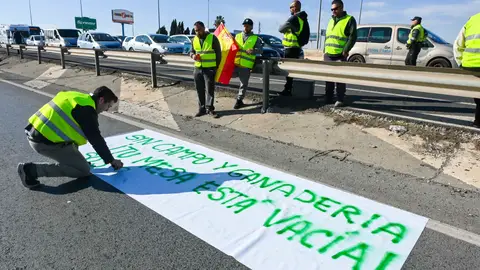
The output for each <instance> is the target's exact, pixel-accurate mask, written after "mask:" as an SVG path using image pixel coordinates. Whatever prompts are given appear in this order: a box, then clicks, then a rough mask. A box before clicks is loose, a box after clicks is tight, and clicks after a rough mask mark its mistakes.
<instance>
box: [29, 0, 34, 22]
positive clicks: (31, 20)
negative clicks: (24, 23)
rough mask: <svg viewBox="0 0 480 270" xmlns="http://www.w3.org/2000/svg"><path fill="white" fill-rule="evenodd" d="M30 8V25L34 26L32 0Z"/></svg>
mask: <svg viewBox="0 0 480 270" xmlns="http://www.w3.org/2000/svg"><path fill="white" fill-rule="evenodd" d="M28 8H29V9H30V25H33V19H32V3H31V2H30V0H28Z"/></svg>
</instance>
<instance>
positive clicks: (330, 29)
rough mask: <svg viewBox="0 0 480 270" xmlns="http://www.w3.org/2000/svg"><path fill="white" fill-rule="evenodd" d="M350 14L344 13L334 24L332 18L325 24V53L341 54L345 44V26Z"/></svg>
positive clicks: (346, 38) (346, 39)
mask: <svg viewBox="0 0 480 270" xmlns="http://www.w3.org/2000/svg"><path fill="white" fill-rule="evenodd" d="M351 18H352V16H350V15H346V16H344V17H342V18H340V20H339V21H338V22H337V24H335V20H334V19H333V18H331V19H330V21H329V22H328V26H327V33H326V38H325V53H326V54H330V55H336V54H341V53H342V52H343V49H344V48H345V45H347V41H348V37H347V36H346V35H345V28H346V27H347V24H348V22H349V21H350V19H351Z"/></svg>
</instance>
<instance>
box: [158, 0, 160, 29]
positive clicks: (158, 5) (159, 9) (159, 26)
mask: <svg viewBox="0 0 480 270" xmlns="http://www.w3.org/2000/svg"><path fill="white" fill-rule="evenodd" d="M157 6H158V29H160V27H161V26H160V0H158V5H157Z"/></svg>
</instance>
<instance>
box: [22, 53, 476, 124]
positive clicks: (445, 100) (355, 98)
mask: <svg viewBox="0 0 480 270" xmlns="http://www.w3.org/2000/svg"><path fill="white" fill-rule="evenodd" d="M25 55H26V56H27V57H36V52H29V51H27V52H26V53H25ZM43 56H44V57H46V58H50V59H54V60H57V61H60V56H59V54H55V53H44V54H43ZM66 60H67V61H68V62H70V63H77V64H81V65H89V66H94V60H93V58H89V57H83V56H72V55H66ZM100 64H101V66H102V67H107V68H120V69H123V70H128V71H133V72H141V73H145V74H149V73H150V64H149V63H146V62H144V63H142V62H134V63H132V62H126V61H121V60H113V59H108V58H107V59H100ZM157 72H158V76H165V77H171V78H177V79H179V80H184V81H192V80H193V79H192V69H189V68H183V67H171V66H165V65H160V64H158V65H157ZM284 83H285V78H283V77H281V76H276V75H273V76H271V79H270V85H271V90H272V92H273V94H275V93H278V92H280V91H282V90H283V86H284ZM262 84H263V81H262V75H261V74H258V73H254V74H252V77H251V80H250V87H251V89H250V91H256V92H261V91H262V87H263V85H262ZM238 85H239V80H238V79H237V78H234V79H232V81H231V84H230V86H229V87H231V88H237V87H238ZM324 93H325V82H322V81H317V82H315V95H316V96H317V97H319V98H320V103H316V104H321V100H323V95H324ZM286 99H288V98H280V99H274V100H273V101H272V102H273V104H275V102H277V101H278V102H279V104H285V103H287V104H288V103H289V102H288V100H286ZM347 102H348V103H349V108H351V109H354V110H355V109H358V110H369V111H372V112H374V113H380V114H382V113H385V114H393V115H397V116H404V117H414V118H419V119H426V120H431V121H437V122H439V123H450V124H456V125H461V126H471V123H472V121H473V118H474V114H475V104H474V102H473V100H472V99H471V98H464V97H454V96H446V95H438V94H429V93H420V92H411V91H405V90H398V89H386V88H379V87H368V86H360V85H348V89H347ZM316 106H318V105H316Z"/></svg>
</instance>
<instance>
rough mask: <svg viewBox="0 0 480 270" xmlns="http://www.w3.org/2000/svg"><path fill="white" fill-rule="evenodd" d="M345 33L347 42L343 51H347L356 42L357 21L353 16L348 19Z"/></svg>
mask: <svg viewBox="0 0 480 270" xmlns="http://www.w3.org/2000/svg"><path fill="white" fill-rule="evenodd" d="M345 35H346V36H347V38H348V40H347V44H345V48H343V52H344V53H349V52H350V50H351V49H352V48H353V46H355V43H357V21H356V20H355V18H354V17H352V18H351V19H350V21H348V24H347V27H346V29H345Z"/></svg>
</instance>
